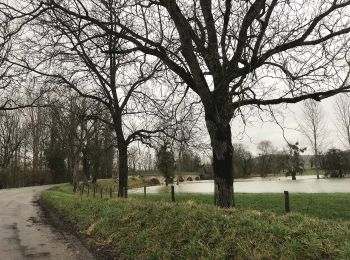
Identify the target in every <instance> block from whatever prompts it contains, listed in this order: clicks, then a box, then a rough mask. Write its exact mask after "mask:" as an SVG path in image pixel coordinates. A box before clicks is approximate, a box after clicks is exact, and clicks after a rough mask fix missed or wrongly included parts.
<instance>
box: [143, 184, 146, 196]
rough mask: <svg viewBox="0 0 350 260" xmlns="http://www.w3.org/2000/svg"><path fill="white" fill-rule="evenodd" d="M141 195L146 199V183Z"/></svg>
mask: <svg viewBox="0 0 350 260" xmlns="http://www.w3.org/2000/svg"><path fill="white" fill-rule="evenodd" d="M143 196H144V198H145V199H146V185H145V186H143Z"/></svg>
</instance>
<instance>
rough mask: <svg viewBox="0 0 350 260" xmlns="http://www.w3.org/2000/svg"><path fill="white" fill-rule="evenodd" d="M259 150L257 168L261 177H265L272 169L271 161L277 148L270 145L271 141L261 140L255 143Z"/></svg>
mask: <svg viewBox="0 0 350 260" xmlns="http://www.w3.org/2000/svg"><path fill="white" fill-rule="evenodd" d="M257 149H258V150H259V156H258V158H257V159H258V170H259V174H260V175H261V176H262V177H266V176H267V174H268V173H271V172H272V171H273V169H272V161H273V157H274V155H275V154H276V152H277V149H276V148H275V147H274V146H273V145H272V143H271V141H267V140H264V141H261V142H259V143H258V145H257Z"/></svg>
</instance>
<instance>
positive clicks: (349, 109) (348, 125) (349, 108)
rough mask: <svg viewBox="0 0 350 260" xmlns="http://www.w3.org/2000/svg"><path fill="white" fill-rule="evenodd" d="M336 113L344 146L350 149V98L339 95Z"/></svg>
mask: <svg viewBox="0 0 350 260" xmlns="http://www.w3.org/2000/svg"><path fill="white" fill-rule="evenodd" d="M335 106H336V115H337V121H338V129H339V133H340V136H341V139H342V141H343V144H344V146H345V147H346V148H347V149H350V98H349V96H345V95H341V96H339V97H337V99H336V102H335Z"/></svg>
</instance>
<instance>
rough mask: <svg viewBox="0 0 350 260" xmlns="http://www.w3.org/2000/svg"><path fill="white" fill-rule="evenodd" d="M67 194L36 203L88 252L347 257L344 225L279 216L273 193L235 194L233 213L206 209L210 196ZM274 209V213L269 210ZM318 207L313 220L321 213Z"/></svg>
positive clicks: (47, 195)
mask: <svg viewBox="0 0 350 260" xmlns="http://www.w3.org/2000/svg"><path fill="white" fill-rule="evenodd" d="M71 190H72V189H71V187H70V186H63V187H56V188H54V189H51V190H49V191H46V192H44V193H43V194H42V199H43V200H44V201H45V202H47V203H49V204H51V205H52V206H53V207H54V208H56V209H57V210H58V212H60V213H62V214H63V215H64V216H65V218H66V219H67V220H69V221H70V222H71V223H72V224H73V226H74V228H75V229H76V231H77V232H82V233H84V234H86V237H87V240H88V243H89V244H90V245H91V246H92V247H94V248H96V249H97V248H99V249H101V248H103V247H107V248H108V249H110V250H112V253H113V255H114V256H116V257H118V259H232V258H236V259H276V258H282V259H325V258H326V259H349V258H350V222H349V221H339V219H328V220H326V219H322V218H317V217H308V216H305V215H303V214H299V213H290V214H282V212H281V209H280V205H281V198H282V197H278V196H279V195H275V194H265V195H264V196H261V194H238V195H237V197H236V198H237V206H239V208H238V209H226V210H225V209H218V208H216V207H214V206H211V205H208V204H207V203H209V202H210V203H211V201H212V198H211V197H212V196H203V195H181V196H183V200H184V201H183V202H179V203H169V202H162V201H159V200H160V199H162V198H163V199H165V198H166V197H165V196H166V195H162V196H159V197H158V199H157V198H156V196H148V198H147V201H144V200H143V199H141V198H140V197H139V198H137V196H134V198H133V199H120V200H116V199H113V200H104V199H102V200H101V199H92V198H91V197H90V198H87V197H82V196H76V195H74V194H72V191H71ZM304 195H305V194H298V196H300V198H298V197H297V196H293V195H291V199H292V203H291V205H294V207H296V205H297V204H295V202H296V201H297V200H299V199H300V201H301V200H302V198H303V196H304ZM316 195H317V194H316ZM316 195H315V196H316ZM338 195H339V196H338ZM181 196H180V195H178V196H177V200H178V201H180V200H181ZM186 196H187V197H186ZM269 196H270V197H269ZM325 196H326V195H325ZM189 197H191V199H192V200H191V201H188V198H189ZM324 198H326V197H324ZM327 198H329V199H330V200H333V202H335V201H338V199H339V201H342V200H347V199H348V197H347V196H346V195H345V194H333V195H331V196H330V195H329V196H327ZM314 199H315V200H316V197H315V198H314ZM152 200H158V201H156V202H155V201H152ZM321 200H322V199H317V201H314V202H313V203H310V205H309V206H312V205H314V204H316V202H317V203H318V202H319V201H321ZM268 201H270V202H268ZM293 201H294V202H293ZM197 202H200V203H202V204H197ZM247 203H249V204H250V206H249V207H246V208H252V209H253V208H254V209H259V208H261V207H262V206H261V205H260V204H263V205H264V204H265V206H266V205H270V206H271V207H270V208H271V209H272V211H268V210H264V211H258V210H246V209H243V208H244V207H243V205H244V204H247ZM277 204H278V205H279V206H278V209H277V206H276V208H275V207H274V206H273V205H277ZM330 204H331V203H329V205H330ZM342 205H343V204H342ZM343 206H344V207H345V206H346V205H343ZM319 208H320V210H319V212H318V213H317V214H320V215H322V214H323V213H322V212H321V211H322V210H321V209H322V208H321V206H319ZM292 210H293V206H292ZM326 210H327V209H324V211H326ZM273 211H275V212H273ZM313 211H314V212H315V214H316V212H317V210H316V209H314V210H313ZM305 214H306V212H305Z"/></svg>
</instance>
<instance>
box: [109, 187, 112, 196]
mask: <svg viewBox="0 0 350 260" xmlns="http://www.w3.org/2000/svg"><path fill="white" fill-rule="evenodd" d="M109 198H112V187H109Z"/></svg>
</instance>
